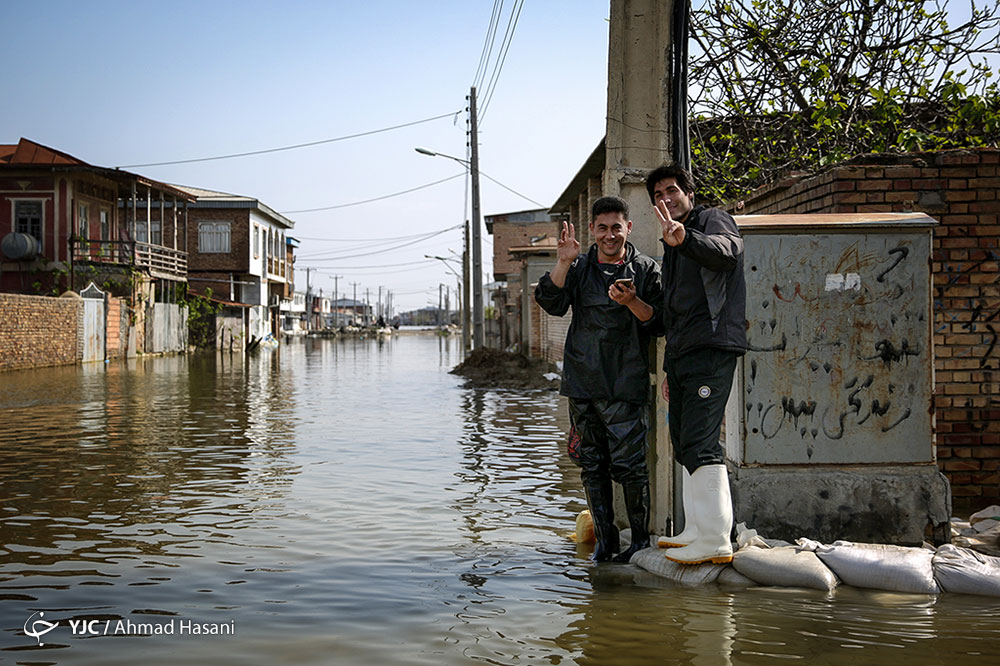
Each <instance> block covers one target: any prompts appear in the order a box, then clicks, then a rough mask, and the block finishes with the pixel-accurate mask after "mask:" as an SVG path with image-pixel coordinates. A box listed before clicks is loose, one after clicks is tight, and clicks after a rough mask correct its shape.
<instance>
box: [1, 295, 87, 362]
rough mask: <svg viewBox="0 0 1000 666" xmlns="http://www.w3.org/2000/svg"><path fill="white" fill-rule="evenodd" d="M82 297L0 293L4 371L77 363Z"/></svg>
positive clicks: (79, 352) (79, 350) (80, 356)
mask: <svg viewBox="0 0 1000 666" xmlns="http://www.w3.org/2000/svg"><path fill="white" fill-rule="evenodd" d="M82 316H83V305H82V303H81V301H80V300H79V299H74V298H52V297H48V296H26V295H23V294H0V371H4V370H20V369H23V368H37V367H42V366H48V365H64V364H71V363H77V362H78V361H79V360H80V359H81V358H82V349H78V345H80V344H82V342H81V341H80V340H78V338H80V337H82V336H80V335H79V334H78V331H77V329H78V327H79V326H80V325H81V322H82Z"/></svg>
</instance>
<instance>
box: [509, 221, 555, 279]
mask: <svg viewBox="0 0 1000 666" xmlns="http://www.w3.org/2000/svg"><path fill="white" fill-rule="evenodd" d="M560 228H561V226H560V225H559V224H557V223H556V222H532V223H530V224H518V223H512V222H504V223H500V222H495V223H494V224H493V275H494V279H497V280H503V279H505V277H506V276H507V275H508V274H510V273H516V272H518V271H519V270H520V269H521V262H520V261H515V260H514V259H512V258H511V256H510V253H509V252H508V250H509V249H510V248H512V247H525V246H528V245H531V239H532V238H534V237H536V236H541V235H543V234H545V235H547V236H548V237H549V238H558V237H559V230H560Z"/></svg>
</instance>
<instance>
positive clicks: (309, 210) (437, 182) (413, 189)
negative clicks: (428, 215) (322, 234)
mask: <svg viewBox="0 0 1000 666" xmlns="http://www.w3.org/2000/svg"><path fill="white" fill-rule="evenodd" d="M464 175H465V174H463V173H457V174H455V175H454V176H448V177H447V178H442V179H441V180H435V181H434V182H433V183H427V184H426V185H418V186H417V187H411V188H410V189H408V190H402V191H400V192H393V193H392V194H385V195H382V196H380V197H374V198H372V199H364V200H363V201H352V202H351V203H345V204H336V205H334V206H323V207H321V208H303V209H301V210H284V211H281V214H282V215H294V214H296V213H315V212H318V211H321V210H334V209H336V208H347V207H348V206H360V205H361V204H366V203H371V202H373V201H381V200H383V199H391V198H392V197H398V196H399V195H401V194H409V193H410V192H416V191H417V190H422V189H425V188H428V187H433V186H434V185H440V184H441V183H444V182H447V181H449V180H455V179H456V178H460V177H462V176H464Z"/></svg>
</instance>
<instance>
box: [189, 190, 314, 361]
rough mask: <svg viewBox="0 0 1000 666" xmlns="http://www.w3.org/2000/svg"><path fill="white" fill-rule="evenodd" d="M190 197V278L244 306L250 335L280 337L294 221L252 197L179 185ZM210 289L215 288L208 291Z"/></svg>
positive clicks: (289, 294) (198, 287)
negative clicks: (291, 231) (289, 234)
mask: <svg viewBox="0 0 1000 666" xmlns="http://www.w3.org/2000/svg"><path fill="white" fill-rule="evenodd" d="M178 189H180V190H181V191H183V192H185V193H186V194H188V195H189V196H191V197H192V198H193V199H194V201H193V203H191V204H190V205H189V211H190V212H189V219H190V222H189V225H188V230H187V233H188V238H187V240H188V246H189V247H190V253H189V255H188V281H189V283H190V286H191V289H192V290H193V291H196V292H197V293H200V294H203V295H204V294H208V293H211V294H213V295H214V296H215V297H217V298H219V299H220V300H224V301H230V302H236V303H241V304H243V305H245V306H246V308H245V313H246V314H245V316H246V321H245V322H244V327H245V334H246V339H247V341H248V342H251V341H253V339H254V338H262V337H264V336H266V335H268V334H271V335H275V336H277V335H278V334H279V333H280V332H281V328H282V321H281V320H282V314H281V303H282V302H283V301H289V300H292V298H293V294H294V291H295V285H294V279H293V276H294V271H293V267H292V264H293V262H294V248H295V246H296V245H297V241H295V239H293V238H291V237H289V236H288V232H289V231H290V230H291V229H292V227H293V226H294V224H295V223H294V222H292V220H289V219H288V218H286V217H285V216H284V215H281V214H280V213H277V212H275V211H274V210H272V209H271V208H269V207H268V206H266V205H264V204H263V203H261V202H260V201H259V200H257V199H255V198H253V197H247V196H241V195H237V194H228V193H225V192H215V191H212V190H205V189H200V188H196V187H187V186H178ZM209 289H211V292H209V291H208V290H209Z"/></svg>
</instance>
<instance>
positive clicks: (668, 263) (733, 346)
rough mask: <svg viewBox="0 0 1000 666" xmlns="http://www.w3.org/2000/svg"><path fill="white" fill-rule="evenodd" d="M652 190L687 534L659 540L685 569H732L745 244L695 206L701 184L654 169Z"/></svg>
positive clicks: (710, 212)
mask: <svg viewBox="0 0 1000 666" xmlns="http://www.w3.org/2000/svg"><path fill="white" fill-rule="evenodd" d="M646 189H647V191H648V192H649V198H650V200H651V201H652V202H653V205H654V210H655V213H656V216H657V218H658V219H659V221H660V226H661V228H662V232H663V266H662V271H661V273H662V279H663V319H664V327H665V329H666V331H665V336H666V354H665V357H664V362H663V366H664V367H663V369H664V370H665V371H666V373H667V377H666V379H665V380H664V382H663V389H662V390H663V397H664V399H665V400H667V401H668V402H669V404H670V411H669V414H670V415H669V421H668V422H669V429H670V440H671V442H672V443H673V447H674V457H675V458H676V460H677V461H678V462H679V463H681V465H683V467H684V485H683V489H682V493H681V496H682V499H683V502H684V516H685V525H684V530H683V531H682V532H681V533H680V534H679V535H676V536H673V537H665V538H663V539H660V545H661V546H667V547H669V548H670V550H668V551H667V552H666V557H667V559H670V560H674V561H675V562H680V563H682V564H697V563H700V562H708V561H711V562H716V563H724V562H731V561H732V559H733V549H732V545H731V543H730V540H729V533H730V530H731V529H732V522H733V511H732V500H731V498H730V492H729V476H728V474H727V471H726V464H725V456H724V454H723V450H722V445H721V444H720V443H719V436H720V432H721V428H722V418H723V416H724V414H725V410H726V402H727V401H728V399H729V392H730V390H731V388H732V384H733V373H734V371H735V369H736V362H737V359H738V358H739V357H740V356H741V355H743V354H744V353H746V350H747V335H746V283H745V282H744V278H743V237H742V236H741V235H740V232H739V229H737V227H736V222H735V220H733V218H732V216H731V215H729V213H726V212H725V211H722V210H719V209H718V208H706V207H704V206H695V204H694V180H693V179H692V178H691V174H690V173H688V172H687V171H686V170H684V169H682V168H680V167H676V166H663V167H660V168H658V169H654V170H653V171H652V172H651V173H650V174H649V176H648V177H647V178H646Z"/></svg>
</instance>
